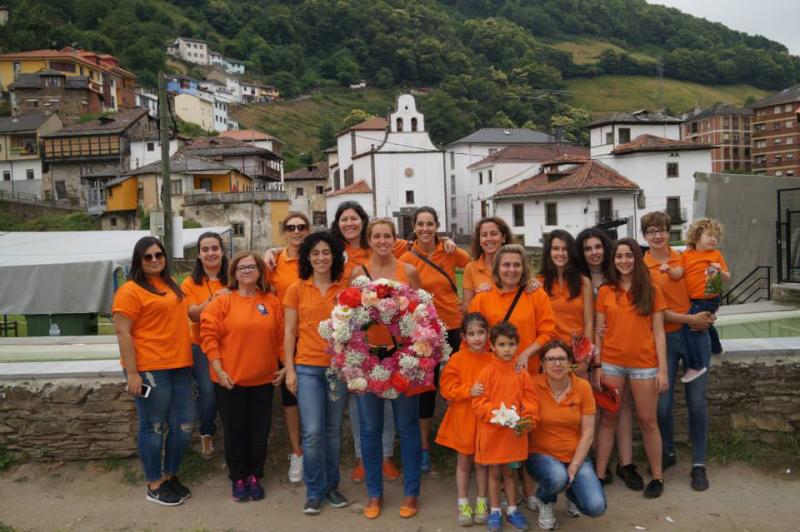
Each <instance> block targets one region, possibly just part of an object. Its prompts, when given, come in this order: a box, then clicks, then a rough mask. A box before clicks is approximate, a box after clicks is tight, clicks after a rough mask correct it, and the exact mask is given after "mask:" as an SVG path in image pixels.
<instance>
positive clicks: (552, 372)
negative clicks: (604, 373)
mask: <svg viewBox="0 0 800 532" xmlns="http://www.w3.org/2000/svg"><path fill="white" fill-rule="evenodd" d="M539 354H540V358H541V359H542V368H543V370H544V373H540V374H539V375H536V376H535V377H534V378H533V390H534V392H535V393H536V399H537V403H538V405H539V423H537V424H536V427H535V428H534V429H533V432H531V440H530V450H529V452H530V456H529V457H528V461H527V462H526V463H525V466H526V469H527V470H528V473H530V475H531V476H532V477H533V478H534V480H536V482H537V483H538V485H539V486H538V489H537V490H536V497H538V499H539V501H540V502H539V528H541V529H544V530H553V529H555V528H557V527H558V521H556V518H555V517H554V516H553V505H554V504H555V502H556V497H557V496H558V494H559V493H561V492H562V491H564V490H566V495H567V515H569V516H570V517H578V516H580V515H581V514H584V515H588V516H590V517H598V516H600V515H603V513H605V511H606V497H605V494H604V493H603V486H602V485H601V484H600V481H599V480H598V479H597V475H595V473H594V467H592V461H591V460H590V459H589V458H588V455H589V449H590V448H591V446H592V439H593V438H594V416H595V411H596V407H595V403H594V395H593V394H592V386H591V385H590V384H589V383H588V382H587V381H586V380H584V379H581V378H578V377H577V376H576V375H574V374H573V373H572V372H571V371H570V366H571V365H572V363H573V362H574V361H575V359H574V358H573V355H572V350H571V349H570V348H569V347H568V345H567V344H566V343H564V342H563V341H561V340H554V341H552V342H550V343H548V344H546V345H545V346H544V347H542V349H541V351H539Z"/></svg>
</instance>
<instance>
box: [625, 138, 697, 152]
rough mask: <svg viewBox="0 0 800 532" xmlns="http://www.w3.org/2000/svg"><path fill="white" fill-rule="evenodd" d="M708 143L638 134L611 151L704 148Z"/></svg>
mask: <svg viewBox="0 0 800 532" xmlns="http://www.w3.org/2000/svg"><path fill="white" fill-rule="evenodd" d="M710 148H711V145H710V144H703V143H700V142H692V141H687V140H672V139H666V138H664V137H657V136H655V135H639V136H638V137H636V138H635V139H633V140H632V141H630V142H628V143H627V144H620V145H619V146H617V147H616V148H614V150H613V151H612V152H611V153H613V154H614V155H622V154H625V153H634V152H645V151H675V150H706V149H710Z"/></svg>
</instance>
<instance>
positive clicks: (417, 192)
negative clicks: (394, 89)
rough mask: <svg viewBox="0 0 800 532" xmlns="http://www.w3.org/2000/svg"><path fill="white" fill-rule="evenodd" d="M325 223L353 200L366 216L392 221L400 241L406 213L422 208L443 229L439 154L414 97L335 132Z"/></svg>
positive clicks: (401, 99) (445, 209)
mask: <svg viewBox="0 0 800 532" xmlns="http://www.w3.org/2000/svg"><path fill="white" fill-rule="evenodd" d="M328 164H329V168H330V170H329V172H330V175H329V178H330V179H329V184H330V191H329V192H328V193H327V195H326V200H327V213H328V220H333V218H334V214H335V213H336V209H337V207H338V206H339V205H340V204H341V203H342V202H344V201H357V202H359V203H360V204H361V205H362V206H363V207H364V209H365V210H366V211H367V214H369V215H370V216H371V217H372V216H374V217H387V218H392V219H394V221H395V224H396V225H397V229H398V232H399V234H400V235H401V236H402V237H406V236H408V235H409V234H410V233H411V231H412V223H411V214H412V213H413V211H414V209H416V208H417V207H421V206H423V205H427V206H430V207H433V208H434V209H436V212H438V213H439V221H440V224H441V230H443V231H444V230H446V229H447V228H448V227H449V226H450V224H449V221H448V207H449V206H448V205H447V201H446V197H447V195H446V190H445V186H446V181H445V178H446V171H445V152H443V151H442V150H440V149H438V148H437V147H436V146H434V144H433V142H431V139H430V137H429V136H428V133H427V131H426V130H425V116H424V115H423V114H422V113H420V112H419V111H417V106H416V102H415V101H414V97H413V96H412V95H410V94H401V95H400V96H399V97H398V98H397V109H396V110H395V112H394V113H392V114H391V115H390V117H389V120H388V123H387V121H386V119H383V118H370V119H369V120H366V121H365V122H362V123H360V124H356V125H355V126H353V127H351V128H349V129H347V130H345V131H342V132H341V133H339V135H338V136H337V139H336V148H335V150H329V151H328Z"/></svg>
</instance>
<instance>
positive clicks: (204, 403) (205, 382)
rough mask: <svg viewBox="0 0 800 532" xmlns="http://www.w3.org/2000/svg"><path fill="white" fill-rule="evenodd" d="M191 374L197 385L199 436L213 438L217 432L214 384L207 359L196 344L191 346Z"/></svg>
mask: <svg viewBox="0 0 800 532" xmlns="http://www.w3.org/2000/svg"><path fill="white" fill-rule="evenodd" d="M192 359H193V361H194V365H193V366H192V374H193V375H194V382H195V384H196V385H197V417H198V418H199V419H200V435H202V436H213V435H214V433H216V432H217V425H216V424H215V423H214V421H215V420H216V419H217V404H216V403H215V402H214V383H213V382H211V376H210V375H209V373H208V358H206V355H205V353H203V350H202V349H200V346H199V345H197V344H192Z"/></svg>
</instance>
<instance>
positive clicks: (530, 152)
mask: <svg viewBox="0 0 800 532" xmlns="http://www.w3.org/2000/svg"><path fill="white" fill-rule="evenodd" d="M562 155H568V156H570V157H573V158H575V157H579V158H582V159H588V158H589V150H587V149H586V148H584V147H582V146H576V145H574V144H537V145H529V146H525V145H519V146H507V147H505V148H503V149H501V150H497V151H496V152H494V153H492V154H491V155H489V156H488V157H485V158H483V159H481V160H480V161H478V162H477V163H472V164H471V165H469V166H468V167H467V168H477V167H478V166H484V165H486V164H490V163H494V164H497V163H536V162H541V161H547V160H552V159H555V158H557V157H560V156H562Z"/></svg>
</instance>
